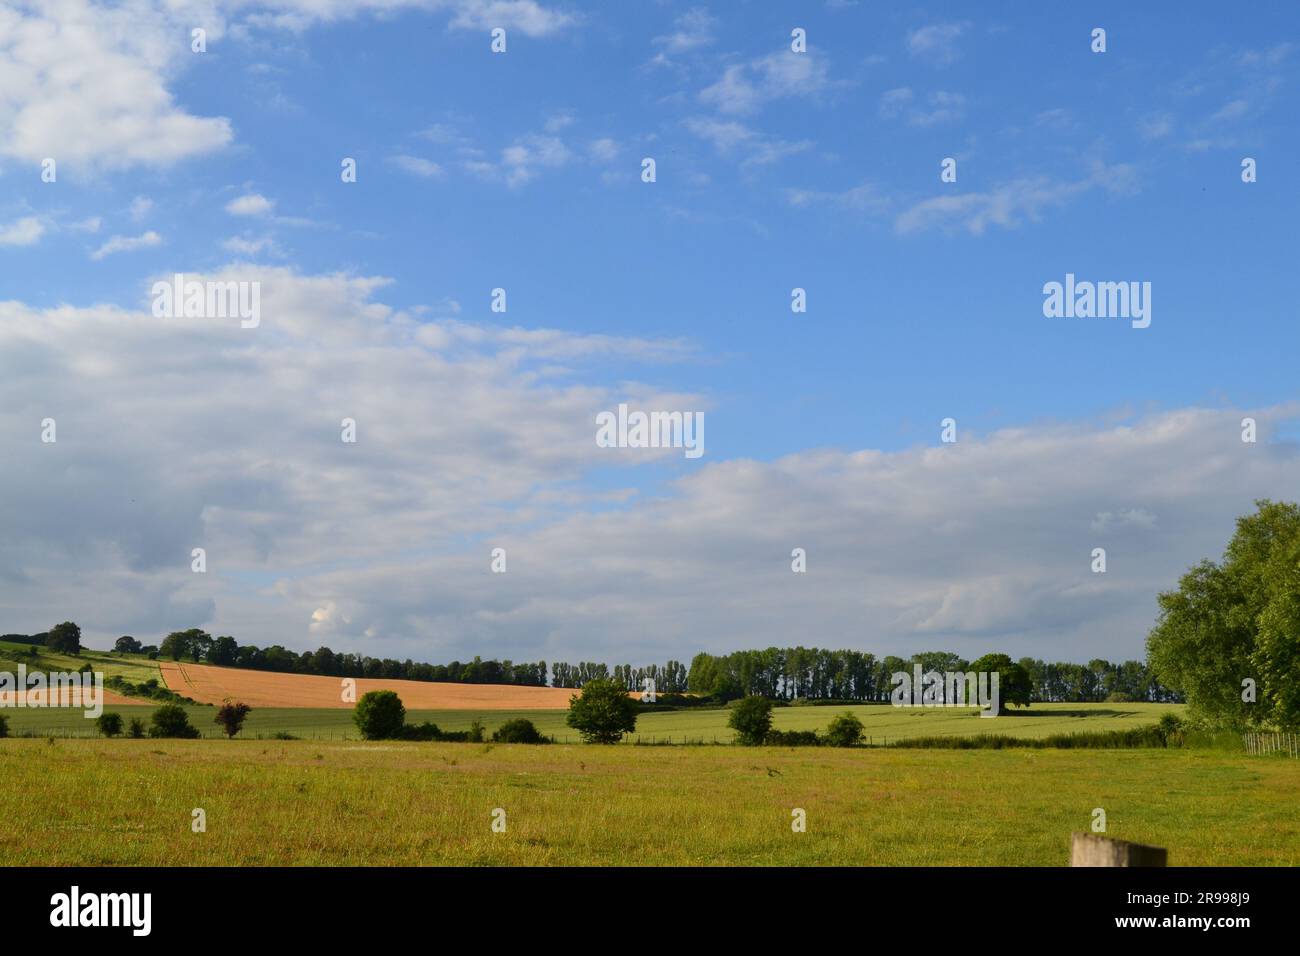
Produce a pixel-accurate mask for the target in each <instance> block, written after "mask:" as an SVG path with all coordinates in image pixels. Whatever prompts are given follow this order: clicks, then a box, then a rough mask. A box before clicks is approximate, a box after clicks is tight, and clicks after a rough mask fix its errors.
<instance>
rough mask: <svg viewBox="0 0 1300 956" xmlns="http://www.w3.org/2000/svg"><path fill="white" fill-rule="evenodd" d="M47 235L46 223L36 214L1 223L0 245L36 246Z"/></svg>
mask: <svg viewBox="0 0 1300 956" xmlns="http://www.w3.org/2000/svg"><path fill="white" fill-rule="evenodd" d="M43 235H45V224H44V223H43V222H41V220H40V219H38V218H36V217H35V216H24V217H23V218H22V219H17V220H14V221H13V222H10V223H0V246H34V245H36V243H38V242H40V241H41V236H43Z"/></svg>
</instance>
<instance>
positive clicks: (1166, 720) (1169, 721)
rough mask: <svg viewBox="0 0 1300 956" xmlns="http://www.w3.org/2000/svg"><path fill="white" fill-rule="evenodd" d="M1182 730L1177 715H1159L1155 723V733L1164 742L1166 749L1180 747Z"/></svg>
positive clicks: (1180, 721)
mask: <svg viewBox="0 0 1300 956" xmlns="http://www.w3.org/2000/svg"><path fill="white" fill-rule="evenodd" d="M1184 730H1185V728H1184V727H1183V722H1182V720H1181V719H1180V718H1179V716H1178V715H1177V714H1161V715H1160V720H1159V722H1157V723H1156V733H1158V734H1159V735H1160V737H1161V739H1163V740H1164V743H1165V746H1166V747H1181V746H1182V745H1183V736H1184Z"/></svg>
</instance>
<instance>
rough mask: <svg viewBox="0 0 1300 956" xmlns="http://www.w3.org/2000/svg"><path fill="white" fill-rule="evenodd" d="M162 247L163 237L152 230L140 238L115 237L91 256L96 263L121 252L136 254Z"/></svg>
mask: <svg viewBox="0 0 1300 956" xmlns="http://www.w3.org/2000/svg"><path fill="white" fill-rule="evenodd" d="M159 245H162V236H160V235H158V233H156V232H154V231H153V230H152V229H151V230H149V231H148V232H146V233H144V234H142V235H139V236H114V237H113V238H111V239H109V240H108V241H107V242H106V243H104V244H103V245H102V246H100V247H99V248H98V249H96V250H95V251H94V252H92V253H91V254H90V258H91V259H93V260H94V261H95V262H98V261H99V260H100V259H103V258H105V257H106V256H111V255H114V254H116V253H119V252H135V251H136V250H137V249H150V248H152V247H154V246H159Z"/></svg>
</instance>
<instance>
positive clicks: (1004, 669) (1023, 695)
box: [966, 654, 1034, 713]
mask: <svg viewBox="0 0 1300 956" xmlns="http://www.w3.org/2000/svg"><path fill="white" fill-rule="evenodd" d="M966 670H967V672H972V671H973V672H974V673H976V674H981V673H987V674H993V673H995V672H996V673H997V675H998V713H1002V712H1003V711H1005V710H1006V709H1007V705H1008V704H1015V705H1016V706H1018V707H1028V706H1029V704H1030V702H1031V700H1032V697H1033V692H1034V686H1033V683H1032V682H1031V681H1030V680H1029V672H1028V671H1026V670H1025V668H1024V666H1023V665H1021V664H1017V663H1016V662H1015V661H1013V660H1012V659H1011V658H1010V657H1008V656H1007V655H1006V654H985V655H984V656H983V657H981V658H979V659H978V660H974V661H971V663H970V666H969V667H967V668H966ZM989 689H990V692H992V686H991V684H990V688H989ZM967 703H971V704H973V703H975V701H967Z"/></svg>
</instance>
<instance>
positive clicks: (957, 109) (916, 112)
mask: <svg viewBox="0 0 1300 956" xmlns="http://www.w3.org/2000/svg"><path fill="white" fill-rule="evenodd" d="M926 103H927V104H928V106H920V105H918V104H917V101H916V95H915V94H914V93H913V92H912V90H911V88H910V87H906V86H903V87H899V88H897V89H893V90H886V91H885V92H884V93H882V94H881V95H880V115H881V117H882V118H884V119H898V118H900V117H901V118H906V120H907V122H908V123H909V124H910V125H912V126H936V125H938V124H940V123H947V122H951V121H953V120H956V119H960V118H961V115H962V112H963V110H964V109H965V106H966V97H964V96H963V95H962V94H960V93H950V92H948V91H946V90H936V91H935V92H933V93H931V94H930V95H929V96H928V97H927V98H926Z"/></svg>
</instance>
